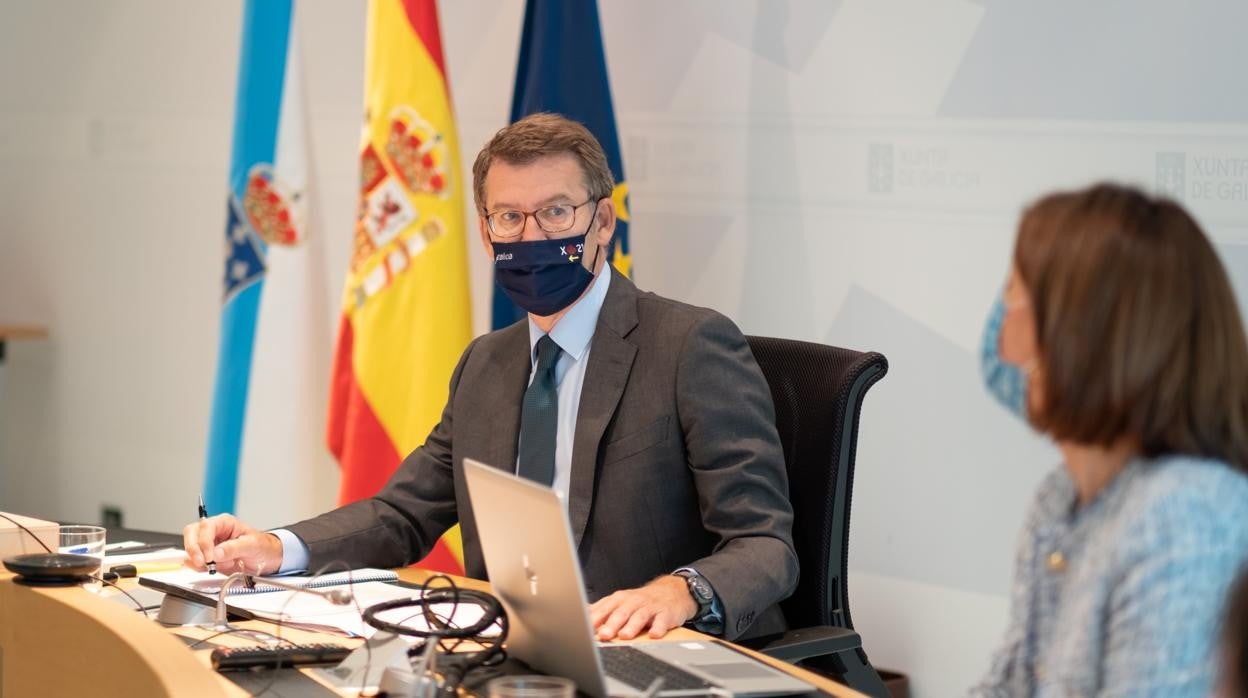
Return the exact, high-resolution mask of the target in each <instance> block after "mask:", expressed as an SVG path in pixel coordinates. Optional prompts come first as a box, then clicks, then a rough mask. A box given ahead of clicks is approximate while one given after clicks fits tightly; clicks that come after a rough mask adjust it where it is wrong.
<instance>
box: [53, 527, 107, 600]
mask: <svg viewBox="0 0 1248 698" xmlns="http://www.w3.org/2000/svg"><path fill="white" fill-rule="evenodd" d="M105 532H106V531H105V529H104V527H103V526H77V525H74V526H61V545H60V548H59V550H60V552H62V553H71V554H73V555H86V556H88V557H93V558H95V559H96V560H98V561H99V564H98V565H96V568H95V570H93V571H92V572H91V575H92V576H93V577H95V578H94V579H92V580H91V581H90V582H86V583H84V584H83V587H85V588H86V589H89V590H91V591H99V590H100V589H101V588H102V587H103V584H102V583H101V582H100V580H99V576H100V574H101V573H102V572H103V566H104V535H105Z"/></svg>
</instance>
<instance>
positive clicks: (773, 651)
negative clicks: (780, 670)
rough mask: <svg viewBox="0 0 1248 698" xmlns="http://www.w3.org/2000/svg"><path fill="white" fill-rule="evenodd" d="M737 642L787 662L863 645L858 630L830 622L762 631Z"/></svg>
mask: <svg viewBox="0 0 1248 698" xmlns="http://www.w3.org/2000/svg"><path fill="white" fill-rule="evenodd" d="M737 644H739V645H743V646H745V647H748V648H750V649H752V650H754V651H756V652H762V653H763V654H765V655H767V656H769V657H775V658H776V659H783V660H784V661H786V662H800V661H801V660H803V659H809V658H811V657H822V656H823V655H826V654H835V653H837V652H843V651H846V650H852V649H856V648H859V647H862V638H861V637H859V636H858V633H856V632H854V631H853V630H849V629H846V628H838V627H836V626H832V625H816V626H814V627H810V628H798V629H796V630H788V631H785V632H783V633H776V634H774V635H761V636H759V637H755V638H750V639H749V640H738V641H737Z"/></svg>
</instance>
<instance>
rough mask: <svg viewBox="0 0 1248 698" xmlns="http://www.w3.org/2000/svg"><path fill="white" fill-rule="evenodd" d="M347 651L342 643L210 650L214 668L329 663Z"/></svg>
mask: <svg viewBox="0 0 1248 698" xmlns="http://www.w3.org/2000/svg"><path fill="white" fill-rule="evenodd" d="M348 654H351V650H350V649H349V648H347V647H343V646H342V645H327V644H315V645H284V646H282V647H218V648H217V649H215V650H213V651H212V668H213V669H216V670H217V671H246V670H248V669H278V668H281V667H295V666H329V665H334V664H337V663H338V662H341V661H342V660H344V659H346V658H347V655H348Z"/></svg>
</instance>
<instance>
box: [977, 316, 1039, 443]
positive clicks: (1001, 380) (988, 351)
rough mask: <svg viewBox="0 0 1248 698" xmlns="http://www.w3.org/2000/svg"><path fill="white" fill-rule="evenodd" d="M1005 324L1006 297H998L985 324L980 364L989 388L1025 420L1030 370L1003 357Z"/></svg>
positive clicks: (1002, 402)
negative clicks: (1003, 329)
mask: <svg viewBox="0 0 1248 698" xmlns="http://www.w3.org/2000/svg"><path fill="white" fill-rule="evenodd" d="M1004 324H1005V300H1004V299H1003V298H1000V297H998V298H997V302H996V304H995V305H993V306H992V312H991V313H989V315H988V323H987V324H986V325H985V327H984V339H983V345H982V346H981V347H980V350H979V368H980V372H981V373H982V374H983V377H984V385H985V386H987V387H988V392H989V393H991V394H992V396H993V397H995V398H996V399H997V402H999V403H1001V405H1002V406H1003V407H1005V408H1006V409H1007V410H1009V411H1010V412H1013V413H1014V414H1015V415H1016V416H1017V417H1018V418H1019V419H1022V420H1023V421H1024V422H1026V421H1028V418H1027V374H1026V373H1024V372H1023V370H1022V369H1021V368H1019V367H1018V366H1015V365H1014V364H1011V363H1007V362H1006V361H1004V360H1003V359H1002V358H1001V327H1002V326H1003V325H1004Z"/></svg>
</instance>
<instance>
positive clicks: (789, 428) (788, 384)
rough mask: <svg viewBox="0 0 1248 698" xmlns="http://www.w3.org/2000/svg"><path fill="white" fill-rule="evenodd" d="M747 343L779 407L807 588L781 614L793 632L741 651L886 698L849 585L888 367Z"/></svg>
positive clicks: (829, 353) (871, 359)
mask: <svg viewBox="0 0 1248 698" xmlns="http://www.w3.org/2000/svg"><path fill="white" fill-rule="evenodd" d="M747 339H748V340H749V343H750V349H752V350H753V352H754V358H755V360H757V361H758V365H759V367H760V368H762V370H763V375H764V376H765V377H766V378H767V383H768V385H769V386H770V387H771V397H772V400H773V401H774V402H775V405H776V428H777V430H778V431H779V432H780V442H781V444H782V445H783V446H784V461H785V466H786V468H787V470H788V474H789V499H790V501H791V502H792V503H793V515H794V520H793V545H794V547H795V548H796V550H797V559H798V563H799V564H800V565H801V578H800V581H799V582H798V585H797V590H796V591H795V592H793V595H792V596H791V597H789V598H788V599H786V600H785V601H783V602H782V603H781V604H780V606H781V610H782V611H783V612H784V616H785V620H786V621H788V624H789V627H790V628H793V630H790V631H788V632H786V633H782V634H779V635H769V636H765V637H760V638H755V639H753V640H748V641H746V642H745V643H744V644H746V645H747V646H749V647H752V648H754V649H757V650H759V651H761V652H763V653H765V654H768V655H771V656H773V657H776V658H778V659H783V660H786V661H789V662H793V663H795V664H800V665H802V666H804V667H806V668H810V669H815V670H817V671H819V672H821V673H824V674H828V675H830V676H832V677H833V678H836V679H837V680H839V681H841V682H842V683H844V684H846V685H848V686H849V687H851V688H853V689H855V690H858V691H860V692H862V693H866V694H867V695H871V696H885V697H887V696H888V695H889V694H888V690H887V689H886V688H885V687H884V682H883V681H882V680H881V679H880V677H879V675H878V674H877V673H876V671H875V669H874V668H872V667H871V664H870V662H868V661H867V655H866V653H865V652H863V650H862V639H861V638H860V637H859V636H858V633H856V632H854V630H853V628H854V624H853V621H852V620H851V619H850V615H849V594H848V591H847V588H846V584H845V577H846V572H847V562H848V553H849V503H850V495H851V493H852V491H853V484H854V452H855V450H856V449H857V446H858V415H859V413H860V412H861V410H862V400H863V397H864V396H865V395H866V393H867V389H868V388H870V387H871V386H872V385H874V384H875V382H876V381H878V380H880V379H881V378H883V377H884V374H885V373H887V372H888V359H886V358H884V356H883V355H881V354H879V353H876V352H866V353H863V352H858V351H853V350H850V349H841V348H838V347H832V346H827V345H823V344H812V343H810V342H799V341H796V340H791V339H775V338H771V337H747Z"/></svg>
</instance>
